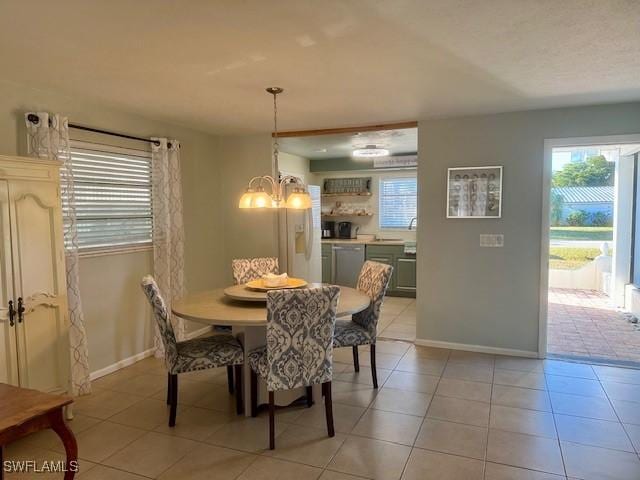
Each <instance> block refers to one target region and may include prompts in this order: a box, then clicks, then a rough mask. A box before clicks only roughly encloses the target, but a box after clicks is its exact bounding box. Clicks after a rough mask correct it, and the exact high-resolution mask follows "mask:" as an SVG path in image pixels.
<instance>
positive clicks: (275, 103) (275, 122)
mask: <svg viewBox="0 0 640 480" xmlns="http://www.w3.org/2000/svg"><path fill="white" fill-rule="evenodd" d="M277 97H278V93H277V92H274V93H273V157H274V160H275V164H276V166H277V165H278V153H279V152H278V149H279V145H278V101H277ZM275 174H276V176H278V175H279V172H275Z"/></svg>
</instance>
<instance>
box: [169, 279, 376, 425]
mask: <svg viewBox="0 0 640 480" xmlns="http://www.w3.org/2000/svg"><path fill="white" fill-rule="evenodd" d="M313 286H320V284H316V283H312V284H309V287H313ZM266 296H267V294H266V292H259V291H253V290H250V289H248V288H247V287H246V286H244V285H234V286H232V287H227V288H218V289H215V290H209V291H204V292H198V293H193V294H190V295H187V296H185V297H183V298H179V299H177V300H174V301H173V303H172V305H171V311H172V313H173V314H174V315H176V316H178V317H180V318H183V319H185V320H190V321H193V322H197V323H201V324H205V325H218V326H230V327H231V328H232V333H233V334H234V335H235V336H236V337H237V338H238V340H240V342H241V343H242V345H243V347H244V360H245V361H244V365H243V377H244V378H243V385H244V395H243V399H244V412H245V415H246V416H249V415H251V405H250V403H251V399H250V395H249V388H250V386H249V382H250V380H249V378H250V371H249V368H250V367H249V362H248V353H249V352H250V351H251V350H253V349H255V348H258V347H261V346H263V345H265V344H266V343H267V332H266V327H267V308H266ZM369 303H370V299H369V297H368V296H367V295H365V294H364V293H362V292H360V291H358V290H356V289H355V288H351V287H343V286H340V297H339V299H338V309H337V313H336V317H337V318H340V317H348V316H351V315H353V314H354V313H358V312H361V311H362V310H364V309H365V308H367V307H368V306H369ZM303 395H304V388H302V389H293V390H288V391H283V392H276V396H275V400H276V404H278V405H289V404H291V403H292V402H293V401H295V400H297V399H298V398H300V397H302V396H303ZM313 396H314V401H316V402H317V401H319V400H320V398H321V395H320V388H316V386H314V389H313ZM266 398H267V390H266V384H265V382H263V381H260V386H259V388H258V402H259V403H265V402H266Z"/></svg>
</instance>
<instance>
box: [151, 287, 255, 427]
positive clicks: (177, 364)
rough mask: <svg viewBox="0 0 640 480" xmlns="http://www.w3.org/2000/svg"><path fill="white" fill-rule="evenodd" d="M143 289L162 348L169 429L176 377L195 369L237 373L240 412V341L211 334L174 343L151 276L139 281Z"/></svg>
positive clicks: (173, 416)
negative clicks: (166, 379)
mask: <svg viewBox="0 0 640 480" xmlns="http://www.w3.org/2000/svg"><path fill="white" fill-rule="evenodd" d="M142 290H143V291H144V293H145V295H146V296H147V299H148V300H149V303H150V304H151V308H152V309H153V316H154V318H155V320H156V324H157V325H158V329H159V330H160V335H161V337H162V344H163V345H164V352H165V357H164V359H165V365H166V367H167V372H168V385H167V404H168V405H170V406H171V409H170V413H169V426H170V427H173V426H175V424H176V409H177V406H178V374H180V373H186V372H193V371H196V370H206V369H209V368H218V367H226V366H233V367H234V368H235V371H236V372H235V373H236V388H235V390H236V409H237V412H238V414H240V413H242V410H243V408H242V407H243V402H242V383H241V381H242V364H243V362H244V352H243V350H242V345H240V342H238V340H236V338H235V337H234V336H233V335H214V336H211V337H200V338H194V339H191V340H186V341H184V342H178V341H176V336H175V334H174V331H173V326H172V325H171V320H170V318H171V317H170V314H169V311H168V309H167V306H166V304H165V302H164V299H163V298H162V295H161V294H160V290H159V289H158V285H157V284H156V282H155V280H154V279H153V277H152V276H151V275H147V276H146V277H144V278H143V279H142Z"/></svg>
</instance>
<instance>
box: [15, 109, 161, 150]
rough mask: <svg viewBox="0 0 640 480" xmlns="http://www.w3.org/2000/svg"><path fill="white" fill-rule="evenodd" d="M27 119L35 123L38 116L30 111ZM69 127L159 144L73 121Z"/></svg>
mask: <svg viewBox="0 0 640 480" xmlns="http://www.w3.org/2000/svg"><path fill="white" fill-rule="evenodd" d="M27 120H29V121H30V122H31V123H34V124H35V123H38V122H39V121H40V118H39V117H38V115H36V114H35V113H30V114H29V115H27ZM69 128H75V129H76V130H84V131H85V132H93V133H101V134H103V135H111V136H112V137H120V138H128V139H129V140H139V141H141V142H149V143H153V144H154V145H156V146H158V145H160V141H158V140H151V139H150V138H144V137H135V136H133V135H127V134H124V133H116V132H110V131H109V130H101V129H99V128H93V127H85V126H83V125H76V124H74V123H69ZM167 147H169V148H171V142H168V143H167Z"/></svg>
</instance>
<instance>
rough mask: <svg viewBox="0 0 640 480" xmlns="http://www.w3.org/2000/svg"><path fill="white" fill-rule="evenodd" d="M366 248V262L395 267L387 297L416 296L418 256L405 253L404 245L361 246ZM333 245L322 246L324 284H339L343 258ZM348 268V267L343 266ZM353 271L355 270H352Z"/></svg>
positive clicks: (324, 244) (325, 244)
mask: <svg viewBox="0 0 640 480" xmlns="http://www.w3.org/2000/svg"><path fill="white" fill-rule="evenodd" d="M360 245H361V246H363V247H364V248H365V260H371V261H374V262H380V263H386V264H387V265H391V266H392V267H393V273H392V274H391V280H390V281H389V288H388V289H387V295H389V296H391V297H414V298H415V296H416V256H415V255H408V254H405V252H404V245H376V244H370V243H369V244H360ZM335 253H336V252H334V251H333V250H332V244H331V243H323V244H322V282H323V283H338V284H339V282H338V281H337V280H336V273H337V270H338V269H340V267H341V265H339V263H340V262H341V257H340V256H336V255H335ZM342 268H343V269H344V268H346V266H342ZM351 270H354V269H353V268H351Z"/></svg>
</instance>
